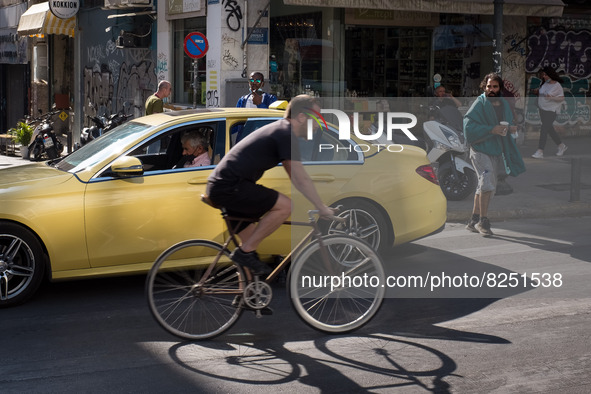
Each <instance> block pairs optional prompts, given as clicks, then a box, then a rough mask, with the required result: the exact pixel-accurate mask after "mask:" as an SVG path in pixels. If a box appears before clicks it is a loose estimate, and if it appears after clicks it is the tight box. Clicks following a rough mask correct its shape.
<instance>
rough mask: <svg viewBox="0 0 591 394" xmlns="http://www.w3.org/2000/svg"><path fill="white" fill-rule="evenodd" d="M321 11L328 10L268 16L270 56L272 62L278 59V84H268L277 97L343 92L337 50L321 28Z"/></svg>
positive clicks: (330, 94) (337, 93) (325, 30)
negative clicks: (269, 22) (269, 20)
mask: <svg viewBox="0 0 591 394" xmlns="http://www.w3.org/2000/svg"><path fill="white" fill-rule="evenodd" d="M323 12H327V11H326V10H325V11H318V12H313V13H306V14H294V15H282V16H277V17H272V18H271V34H270V37H271V41H270V53H269V55H270V56H273V55H274V56H275V58H272V61H275V62H277V65H278V75H277V83H270V85H271V89H272V91H273V93H275V94H277V95H278V96H279V97H282V98H287V99H289V98H290V97H293V96H296V95H298V94H301V93H308V94H315V95H320V96H338V95H339V90H341V91H342V85H341V83H340V81H339V79H340V72H338V69H339V67H340V64H341V59H340V50H339V48H336V47H335V46H334V43H333V41H332V39H333V37H331V35H330V33H329V31H328V28H324V29H323V27H324V26H323ZM331 29H332V27H331ZM335 69H336V70H337V71H335ZM269 80H270V82H271V80H273V82H275V81H274V78H269Z"/></svg>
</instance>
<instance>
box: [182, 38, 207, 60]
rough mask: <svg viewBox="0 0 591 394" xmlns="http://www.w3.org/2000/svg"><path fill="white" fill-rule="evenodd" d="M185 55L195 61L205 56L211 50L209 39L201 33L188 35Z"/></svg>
mask: <svg viewBox="0 0 591 394" xmlns="http://www.w3.org/2000/svg"><path fill="white" fill-rule="evenodd" d="M184 46H185V53H186V54H187V55H188V56H189V57H190V58H193V59H199V58H202V57H203V56H205V54H206V53H207V50H208V49H209V43H208V42H207V37H205V35H204V34H202V33H199V32H193V33H189V34H187V37H185V45H184Z"/></svg>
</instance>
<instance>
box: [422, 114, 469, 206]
mask: <svg viewBox="0 0 591 394" xmlns="http://www.w3.org/2000/svg"><path fill="white" fill-rule="evenodd" d="M429 115H430V119H432V120H429V121H426V122H424V123H423V132H424V135H425V143H426V151H427V157H428V159H429V161H431V163H434V164H435V163H436V164H437V166H436V168H437V177H438V179H439V185H440V186H441V190H442V191H443V194H444V195H445V197H446V198H447V199H448V200H451V201H460V200H463V199H465V198H466V197H468V196H469V195H470V194H472V193H474V191H475V190H476V186H477V185H478V177H477V176H476V172H475V171H474V168H473V167H472V164H471V163H470V159H469V147H468V145H467V144H466V142H465V140H464V134H463V132H462V115H461V114H460V112H459V111H458V110H457V108H455V107H452V106H449V105H447V106H443V107H441V108H440V107H437V106H431V107H429Z"/></svg>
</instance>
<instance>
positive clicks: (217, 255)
mask: <svg viewBox="0 0 591 394" xmlns="http://www.w3.org/2000/svg"><path fill="white" fill-rule="evenodd" d="M214 260H215V261H214ZM244 279H245V276H244V272H243V271H242V269H241V268H240V267H239V266H238V265H236V264H234V263H233V262H232V260H230V253H229V251H228V250H227V249H224V248H223V247H222V245H220V244H218V243H215V242H211V241H206V240H192V241H184V242H180V243H178V244H176V245H174V246H172V247H170V248H169V249H167V250H166V251H164V252H163V253H162V254H161V255H160V256H159V257H158V259H157V260H156V262H155V263H154V265H153V266H152V269H151V270H150V272H149V274H148V278H147V280H146V294H147V297H148V305H149V306H150V311H151V312H152V315H153V316H154V318H155V319H156V321H157V322H158V324H160V326H162V327H163V328H164V329H165V330H166V331H168V332H170V333H171V334H173V335H176V336H178V337H181V338H185V339H191V340H199V339H208V338H213V337H215V336H216V335H219V334H221V333H222V332H224V331H225V330H227V329H229V328H230V327H231V326H232V325H233V324H234V323H235V322H236V320H238V317H239V316H240V313H241V312H242V308H239V307H238V306H239V305H237V304H239V302H238V303H237V302H236V301H235V299H238V298H237V296H238V295H241V294H242V292H243V290H244Z"/></svg>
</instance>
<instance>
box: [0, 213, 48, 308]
mask: <svg viewBox="0 0 591 394" xmlns="http://www.w3.org/2000/svg"><path fill="white" fill-rule="evenodd" d="M44 273H45V262H44V254H43V249H42V248H41V244H40V243H39V241H38V240H37V238H36V237H35V236H34V235H33V234H32V233H31V232H30V231H28V230H26V229H25V228H23V227H21V226H18V225H16V224H14V223H0V307H8V306H13V305H18V304H21V303H23V302H25V301H27V300H28V299H29V298H31V296H33V294H35V292H36V291H37V289H38V288H39V285H40V284H41V282H42V280H43V275H44Z"/></svg>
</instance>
